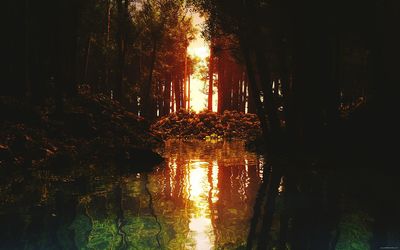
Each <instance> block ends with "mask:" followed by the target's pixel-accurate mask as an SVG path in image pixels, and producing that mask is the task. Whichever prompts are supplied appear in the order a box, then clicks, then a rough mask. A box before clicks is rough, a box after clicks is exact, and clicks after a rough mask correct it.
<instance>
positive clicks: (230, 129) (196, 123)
mask: <svg viewBox="0 0 400 250" xmlns="http://www.w3.org/2000/svg"><path fill="white" fill-rule="evenodd" d="M150 129H151V131H152V132H153V133H154V134H156V135H159V136H160V137H162V138H163V139H168V138H192V139H193V138H194V139H205V140H207V139H208V138H211V137H213V138H229V139H231V138H236V139H247V138H249V137H256V136H257V135H259V134H261V129H260V122H259V120H258V118H257V116H256V115H254V114H244V113H240V112H237V111H225V112H224V113H223V114H217V113H214V112H209V111H202V112H200V113H198V114H196V113H194V112H188V111H185V110H179V111H178V112H176V113H171V114H169V115H168V116H165V117H162V118H161V119H160V120H158V121H157V122H156V123H154V124H153V125H152V126H151V128H150Z"/></svg>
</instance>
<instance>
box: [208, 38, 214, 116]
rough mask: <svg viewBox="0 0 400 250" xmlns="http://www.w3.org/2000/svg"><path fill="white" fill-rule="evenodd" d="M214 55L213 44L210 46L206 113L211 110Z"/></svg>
mask: <svg viewBox="0 0 400 250" xmlns="http://www.w3.org/2000/svg"><path fill="white" fill-rule="evenodd" d="M213 80H214V53H213V43H212V42H211V46H210V60H209V64H208V106H207V107H208V111H212V110H213V84H214V81H213Z"/></svg>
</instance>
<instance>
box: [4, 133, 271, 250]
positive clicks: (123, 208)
mask: <svg viewBox="0 0 400 250" xmlns="http://www.w3.org/2000/svg"><path fill="white" fill-rule="evenodd" d="M164 157H165V158H166V162H165V163H163V165H161V166H159V167H158V168H157V169H156V170H155V171H154V172H152V173H148V174H145V173H142V174H132V175H124V176H120V175H117V174H114V173H112V172H110V173H108V174H107V173H106V174H105V173H103V174H99V173H96V174H97V176H90V177H86V178H83V177H80V178H74V177H73V176H72V177H70V178H69V179H68V178H67V179H65V177H63V178H60V177H57V176H54V175H52V174H50V173H47V174H45V175H40V176H39V175H37V176H36V175H34V176H33V177H32V178H31V181H32V182H31V184H30V185H29V186H23V187H22V188H21V191H23V193H20V194H18V195H17V194H13V195H14V196H15V197H13V198H12V199H11V200H10V201H8V202H3V204H2V208H1V210H0V217H1V218H0V219H1V220H2V223H4V224H3V225H4V226H7V227H8V229H7V230H4V228H3V227H2V228H3V229H2V230H1V238H0V242H2V243H0V248H1V249H3V248H4V249H13V248H15V249H21V248H26V249H63V248H64V249H160V248H162V249H217V248H218V249H220V248H226V249H235V248H237V247H240V246H243V245H244V244H245V241H246V237H247V233H248V228H249V223H250V219H251V215H252V208H253V204H254V200H255V196H256V194H257V190H258V187H259V184H260V182H261V177H262V168H261V166H262V164H263V159H262V158H261V157H259V156H257V155H255V154H253V153H249V152H246V151H245V150H244V147H243V143H242V142H217V143H209V142H199V141H192V142H180V141H168V142H167V143H166V148H165V153H164ZM66 180H69V181H66ZM3 191H4V190H3ZM3 191H2V192H3ZM24 195H26V196H27V197H29V199H26V198H27V197H24ZM11 196H12V195H11ZM15 206H18V209H11V208H15ZM3 219H4V220H3Z"/></svg>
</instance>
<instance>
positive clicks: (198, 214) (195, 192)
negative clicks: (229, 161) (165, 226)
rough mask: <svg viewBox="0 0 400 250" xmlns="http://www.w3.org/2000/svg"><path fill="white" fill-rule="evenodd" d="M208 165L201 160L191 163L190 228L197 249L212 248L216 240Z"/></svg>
mask: <svg viewBox="0 0 400 250" xmlns="http://www.w3.org/2000/svg"><path fill="white" fill-rule="evenodd" d="M208 165H209V163H207V162H201V161H194V162H190V163H189V169H190V172H189V187H188V189H189V190H188V191H189V192H188V193H189V194H190V195H189V199H190V201H191V202H192V204H193V207H192V211H193V213H192V216H191V218H190V223H189V229H190V231H191V233H192V234H193V239H194V240H195V249H212V246H213V242H214V240H215V236H214V232H213V227H212V223H211V217H210V213H211V211H210V204H209V201H208V198H209V192H210V188H211V187H210V183H209V181H208ZM216 168H218V165H216ZM210 198H211V197H210Z"/></svg>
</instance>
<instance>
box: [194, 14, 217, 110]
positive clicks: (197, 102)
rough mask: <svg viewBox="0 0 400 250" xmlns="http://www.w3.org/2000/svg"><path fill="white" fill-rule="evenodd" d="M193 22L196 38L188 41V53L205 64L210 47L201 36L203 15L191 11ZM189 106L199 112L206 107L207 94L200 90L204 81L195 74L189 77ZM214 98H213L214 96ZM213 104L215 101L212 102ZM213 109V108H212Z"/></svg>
mask: <svg viewBox="0 0 400 250" xmlns="http://www.w3.org/2000/svg"><path fill="white" fill-rule="evenodd" d="M192 16H193V24H194V25H195V27H196V29H197V30H198V32H197V34H196V38H195V39H194V40H193V41H192V42H191V43H190V45H189V48H188V53H189V55H191V56H196V57H199V58H200V60H201V61H200V64H202V65H204V66H207V61H206V58H207V57H208V56H210V48H209V45H208V43H207V42H206V41H205V40H204V39H203V38H202V37H201V34H200V31H201V28H202V27H201V25H202V24H203V23H204V22H205V19H204V18H203V17H200V15H199V14H198V13H193V14H192ZM190 85H191V86H190V97H191V98H190V107H191V109H192V110H194V111H196V112H199V111H201V110H203V109H205V108H207V94H205V93H203V92H202V91H201V90H202V89H203V88H204V81H202V80H200V79H198V78H197V76H196V75H193V76H191V78H190ZM214 99H215V98H214ZM214 104H215V103H214ZM214 106H215V105H214ZM213 110H215V108H213Z"/></svg>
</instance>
